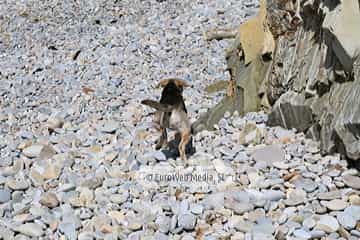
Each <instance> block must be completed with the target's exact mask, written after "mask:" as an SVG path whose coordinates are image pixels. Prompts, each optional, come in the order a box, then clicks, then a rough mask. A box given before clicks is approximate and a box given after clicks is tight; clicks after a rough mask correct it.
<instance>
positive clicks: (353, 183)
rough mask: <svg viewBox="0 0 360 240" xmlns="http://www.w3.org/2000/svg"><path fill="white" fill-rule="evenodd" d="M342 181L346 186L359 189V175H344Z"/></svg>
mask: <svg viewBox="0 0 360 240" xmlns="http://www.w3.org/2000/svg"><path fill="white" fill-rule="evenodd" d="M343 181H344V183H345V184H346V185H347V186H349V187H351V188H355V189H358V190H360V177H356V176H352V175H345V176H343Z"/></svg>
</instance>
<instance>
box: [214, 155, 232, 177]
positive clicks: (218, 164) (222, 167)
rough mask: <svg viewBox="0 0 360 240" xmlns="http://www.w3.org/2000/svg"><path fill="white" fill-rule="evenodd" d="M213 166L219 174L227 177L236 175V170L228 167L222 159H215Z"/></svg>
mask: <svg viewBox="0 0 360 240" xmlns="http://www.w3.org/2000/svg"><path fill="white" fill-rule="evenodd" d="M213 165H214V167H215V170H216V171H217V172H218V173H221V174H226V175H231V174H233V173H234V170H233V169H232V168H231V167H230V166H227V165H226V164H225V162H224V161H223V160H221V159H214V160H213Z"/></svg>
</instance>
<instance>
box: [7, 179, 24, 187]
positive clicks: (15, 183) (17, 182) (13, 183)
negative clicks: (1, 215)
mask: <svg viewBox="0 0 360 240" xmlns="http://www.w3.org/2000/svg"><path fill="white" fill-rule="evenodd" d="M6 184H7V186H8V187H9V188H10V189H12V190H26V189H28V188H29V184H28V182H27V181H25V180H24V179H7V181H6Z"/></svg>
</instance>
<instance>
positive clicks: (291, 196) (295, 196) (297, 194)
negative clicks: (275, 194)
mask: <svg viewBox="0 0 360 240" xmlns="http://www.w3.org/2000/svg"><path fill="white" fill-rule="evenodd" d="M305 201H306V192H305V191H304V190H302V189H294V190H293V191H291V192H290V193H288V195H287V198H286V199H285V200H284V203H285V204H286V205H288V206H296V205H300V204H304V203H305Z"/></svg>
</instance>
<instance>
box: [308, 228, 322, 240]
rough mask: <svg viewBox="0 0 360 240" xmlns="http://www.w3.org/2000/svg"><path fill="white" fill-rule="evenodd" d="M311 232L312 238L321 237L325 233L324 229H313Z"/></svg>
mask: <svg viewBox="0 0 360 240" xmlns="http://www.w3.org/2000/svg"><path fill="white" fill-rule="evenodd" d="M310 234H311V238H312V239H314V238H315V239H317V238H322V237H324V236H325V235H326V233H325V232H324V231H321V230H313V231H311V232H310Z"/></svg>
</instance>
